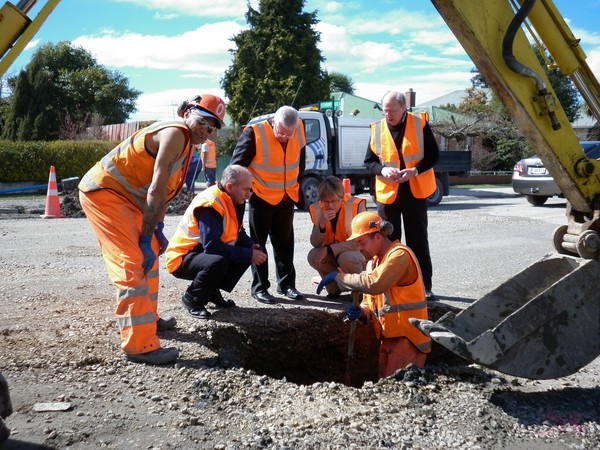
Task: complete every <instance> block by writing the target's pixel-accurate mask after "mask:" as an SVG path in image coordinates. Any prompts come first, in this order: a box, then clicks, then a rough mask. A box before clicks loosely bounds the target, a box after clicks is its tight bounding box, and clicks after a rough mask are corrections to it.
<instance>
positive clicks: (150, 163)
mask: <svg viewBox="0 0 600 450" xmlns="http://www.w3.org/2000/svg"><path fill="white" fill-rule="evenodd" d="M169 127H176V128H179V129H181V130H182V131H183V132H184V135H185V146H184V148H183V149H182V151H181V153H180V155H179V157H178V158H177V160H176V161H175V164H174V165H173V168H172V169H171V173H170V174H169V181H168V182H167V192H166V202H169V201H170V200H172V199H173V198H174V197H175V196H176V195H177V194H178V193H179V192H180V191H181V188H182V187H183V183H184V181H185V174H186V173H187V168H188V165H189V163H190V159H191V158H190V157H191V155H192V152H193V150H194V147H193V146H192V144H191V143H190V131H189V129H188V127H187V126H186V125H185V123H184V122H183V121H182V120H174V121H167V122H156V123H154V124H152V125H150V126H148V127H146V128H142V129H141V130H139V131H137V132H135V133H134V134H132V135H131V136H130V137H129V138H128V139H126V140H124V141H123V142H121V143H120V144H119V145H117V146H116V147H115V148H114V149H113V150H111V151H110V152H109V153H108V154H106V155H105V156H104V157H103V158H102V159H101V160H100V161H98V162H97V163H96V164H95V165H94V166H93V167H92V168H91V169H90V170H89V171H88V172H87V173H86V174H85V175H84V176H83V178H82V179H81V182H80V183H79V189H80V190H81V191H83V192H91V191H96V190H98V189H112V190H114V191H116V192H118V193H119V194H121V195H122V196H123V197H125V198H126V199H128V200H129V201H130V202H131V203H133V204H134V205H136V206H137V207H138V208H139V209H140V210H141V211H143V210H144V205H145V204H146V196H147V194H148V188H149V187H150V183H151V182H152V176H153V174H154V164H155V162H156V158H155V157H154V156H152V155H151V154H150V153H148V151H147V150H146V145H145V143H146V137H147V136H148V135H149V134H153V133H156V132H158V131H160V130H162V129H165V128H169Z"/></svg>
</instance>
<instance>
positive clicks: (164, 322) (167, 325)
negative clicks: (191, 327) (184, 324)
mask: <svg viewBox="0 0 600 450" xmlns="http://www.w3.org/2000/svg"><path fill="white" fill-rule="evenodd" d="M175 325H177V319H175V317H173V316H162V317H159V318H158V320H157V321H156V331H167V330H172V329H173V328H175Z"/></svg>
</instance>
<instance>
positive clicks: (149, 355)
mask: <svg viewBox="0 0 600 450" xmlns="http://www.w3.org/2000/svg"><path fill="white" fill-rule="evenodd" d="M178 356H179V350H177V349H176V348H175V347H167V348H164V347H161V348H157V349H156V350H152V351H151V352H146V353H138V354H136V355H131V354H128V353H125V359H126V360H127V361H131V362H137V363H146V364H152V365H160V364H169V363H172V362H175V360H176V359H177V357H178Z"/></svg>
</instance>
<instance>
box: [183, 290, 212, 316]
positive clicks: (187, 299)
mask: <svg viewBox="0 0 600 450" xmlns="http://www.w3.org/2000/svg"><path fill="white" fill-rule="evenodd" d="M181 301H182V303H183V306H185V309H187V312H188V314H189V315H190V316H192V317H194V318H195V319H208V318H209V317H210V316H211V315H212V314H211V313H210V312H209V311H207V310H206V308H205V307H204V305H202V304H200V302H199V301H198V299H197V298H196V297H192V296H191V295H189V294H188V293H187V292H185V293H184V294H183V296H182V297H181Z"/></svg>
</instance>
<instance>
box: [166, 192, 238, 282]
mask: <svg viewBox="0 0 600 450" xmlns="http://www.w3.org/2000/svg"><path fill="white" fill-rule="evenodd" d="M201 207H207V208H213V209H214V210H215V211H216V212H217V213H219V215H220V216H221V217H222V218H223V235H222V236H221V242H223V243H225V244H228V245H235V243H236V242H237V239H238V233H239V231H240V224H238V220H237V215H236V212H235V205H234V204H233V201H232V200H231V197H229V195H228V194H227V193H226V192H224V191H222V190H220V189H219V187H218V185H216V184H215V185H213V186H211V187H209V188H207V189H205V190H204V191H202V192H201V193H200V194H198V195H197V196H196V197H194V199H193V200H192V203H190V206H188V208H187V209H186V211H185V213H184V214H183V217H182V218H181V220H180V221H179V224H178V225H177V230H176V231H175V235H174V236H173V237H172V238H171V240H170V241H169V246H168V247H167V251H166V252H165V265H166V267H167V270H168V271H169V272H170V273H173V272H174V271H176V270H177V268H178V267H179V266H180V265H181V261H182V259H183V257H184V256H185V255H187V254H188V253H189V252H190V251H192V250H193V249H194V248H195V247H196V246H198V244H200V242H201V239H200V231H199V229H198V222H197V221H196V217H195V216H194V211H195V210H196V208H201Z"/></svg>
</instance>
